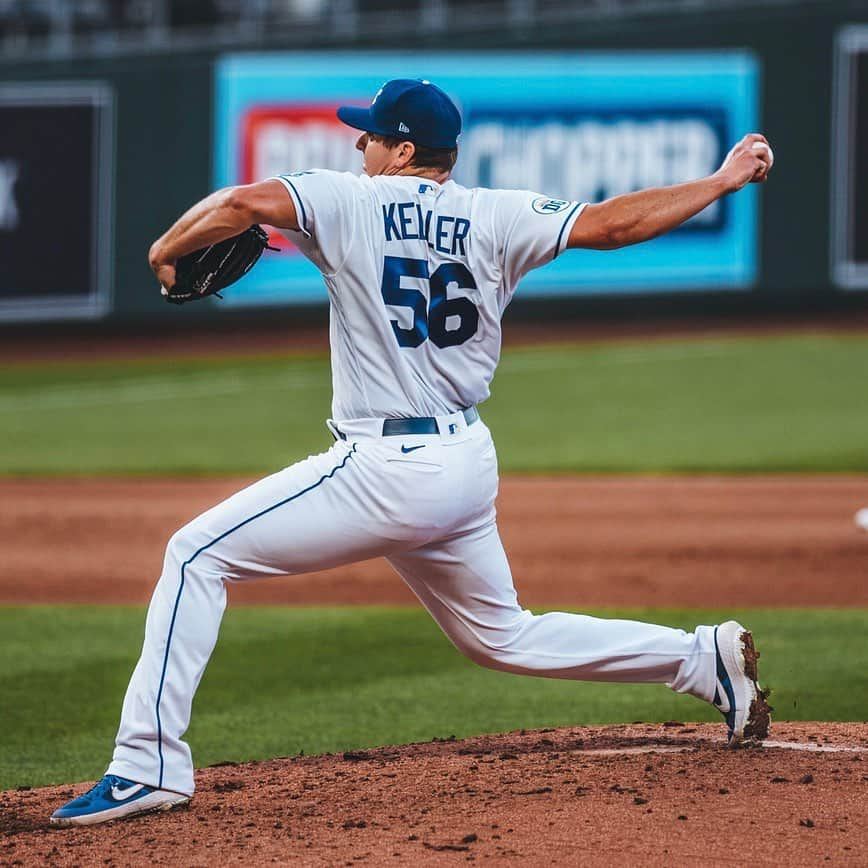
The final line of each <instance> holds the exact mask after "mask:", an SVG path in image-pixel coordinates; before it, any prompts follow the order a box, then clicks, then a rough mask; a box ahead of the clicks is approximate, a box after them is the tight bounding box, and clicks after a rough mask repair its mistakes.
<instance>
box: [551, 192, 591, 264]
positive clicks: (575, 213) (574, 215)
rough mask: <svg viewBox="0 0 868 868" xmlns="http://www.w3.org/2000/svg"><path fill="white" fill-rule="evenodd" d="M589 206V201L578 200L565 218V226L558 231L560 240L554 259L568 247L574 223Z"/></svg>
mask: <svg viewBox="0 0 868 868" xmlns="http://www.w3.org/2000/svg"><path fill="white" fill-rule="evenodd" d="M587 207H588V203H587V202H581V203H579V202H577V203H576V204H575V205H574V206H573V209H572V211H570V213H569V214H567V216H566V219H565V220H564V224H563V226H561V231H560V232H559V233H558V240H557V243H556V244H555V255H554V256H553V257H552V260H555V259H557V258H558V256H559V255H560V254H561V253H562V252H563V251H564V250H565V249H566V246H567V243H568V242H569V240H570V232H571V231H572V228H573V224H574V223H575V222H576V220H578V219H579V217H580V216H581V213H582V211H584V210H585V208H587Z"/></svg>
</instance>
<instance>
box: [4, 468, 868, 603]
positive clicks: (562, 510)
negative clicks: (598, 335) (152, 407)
mask: <svg viewBox="0 0 868 868" xmlns="http://www.w3.org/2000/svg"><path fill="white" fill-rule="evenodd" d="M248 482H250V480H249V479H240V478H236V479H216V480H215V479H211V480H195V479H193V480H191V479H183V480H182V479H139V480H136V479H87V480H75V479H66V480H3V481H0V550H2V552H3V557H2V560H0V604H3V603H6V604H10V603H21V604H27V603H146V602H147V601H148V600H149V599H150V595H151V591H152V590H153V585H154V582H155V581H156V579H157V577H158V576H159V571H160V568H161V566H162V561H163V552H164V549H165V545H166V542H167V540H168V538H169V536H170V535H171V533H172V532H173V531H174V530H176V529H177V528H179V527H180V526H181V525H183V524H184V523H185V522H187V521H189V520H190V519H191V518H193V517H194V516H195V515H197V514H198V513H200V512H202V511H203V510H204V509H206V508H207V507H209V506H213V505H214V504H215V503H217V502H219V501H220V500H222V499H223V498H225V497H228V496H229V495H230V494H232V493H233V492H235V491H237V490H239V489H240V488H241V487H243V486H244V485H246V484H247V483H248ZM866 504H868V476H840V477H838V476H825V477H824V476H808V477H798V476H780V477H719V478H718V477H689V478H687V477H681V478H679V477H635V476H630V477H598V478H589V477H557V478H554V477H553V478H545V477H528V478H521V477H508V478H506V479H504V480H503V481H502V483H501V493H500V497H499V498H498V502H497V505H498V521H499V525H500V531H501V536H502V538H503V541H504V545H505V547H506V550H507V553H508V554H509V557H510V562H511V564H512V570H513V575H514V578H515V585H516V587H517V589H518V592H519V599H520V600H521V602H522V603H523V604H524V605H528V606H572V607H583V606H584V607H599V606H647V607H660V608H663V607H666V606H672V607H679V608H680V607H697V608H723V607H739V608H749V607H752V606H840V607H846V606H868V582H866V576H868V568H866V559H868V534H865V533H864V532H861V531H859V530H858V529H857V528H856V526H855V524H854V522H853V516H854V514H855V512H856V510H857V509H859V508H860V507H862V506H865V505H866ZM49 541H50V544H49ZM229 597H230V602H232V603H235V604H243V603H283V604H287V605H299V604H305V605H307V604H322V605H334V604H337V605H359V604H368V605H375V604H396V605H402V604H407V605H413V604H415V598H414V597H413V596H412V594H411V593H410V591H409V590H407V589H406V588H405V586H404V585H403V583H402V582H401V581H400V579H399V578H398V576H397V575H396V574H395V573H393V572H392V570H391V569H390V567H389V566H388V565H387V564H386V563H385V561H382V560H376V561H367V562H365V563H361V564H355V565H351V566H347V567H342V568H340V569H336V570H328V571H324V572H321V573H314V574H310V575H304V576H295V577H292V578H286V579H268V580H266V581H261V582H251V583H249V584H244V585H241V584H235V585H232V586H230V589H229Z"/></svg>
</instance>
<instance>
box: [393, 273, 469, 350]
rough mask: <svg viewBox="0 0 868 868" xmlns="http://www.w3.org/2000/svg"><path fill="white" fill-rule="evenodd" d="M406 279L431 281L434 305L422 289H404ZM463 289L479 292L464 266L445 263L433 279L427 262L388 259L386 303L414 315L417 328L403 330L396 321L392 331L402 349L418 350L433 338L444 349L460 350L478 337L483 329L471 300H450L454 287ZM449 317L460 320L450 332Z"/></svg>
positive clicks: (461, 298) (414, 324)
mask: <svg viewBox="0 0 868 868" xmlns="http://www.w3.org/2000/svg"><path fill="white" fill-rule="evenodd" d="M402 277H416V278H421V279H422V280H427V281H428V282H429V285H430V287H431V302H430V304H428V305H427V309H426V299H425V295H424V294H423V293H422V292H420V291H419V290H418V289H403V288H402V287H401V278H402ZM452 283H454V284H456V285H457V286H458V288H459V289H476V281H475V280H474V279H473V275H472V274H471V273H470V272H469V271H468V270H467V268H466V267H465V266H464V265H462V264H461V263H460V262H444V263H443V265H441V266H439V267H438V268H437V270H436V271H435V272H434V273H433V274H431V275H429V274H428V263H427V261H426V260H424V259H404V258H403V257H400V256H387V257H386V261H385V263H384V265H383V286H382V292H383V301H384V302H385V303H386V304H392V305H397V306H399V307H409V308H410V310H412V311H413V325H412V326H411V327H410V328H408V329H405V328H401V326H400V325H398V320H396V319H393V320H392V330H393V331H394V332H395V337H396V338H397V339H398V344H399V345H400V346H402V347H418V346H419V345H420V344H423V343H424V342H425V341H426V340H427V339H428V338H429V337H430V338H431V340H432V341H433V342H434V344H435V345H436V346H438V347H440V349H443V348H444V347H457V346H458V345H459V344H463V343H464V342H465V341H466V340H468V338H471V337H472V336H473V335H475V334H476V329H477V328H478V327H479V311H478V310H477V309H476V305H474V304H473V302H472V301H471V300H470V299H469V298H465V297H463V296H462V297H459V298H447V295H446V290H447V288H448V286H449V285H450V284H452ZM448 317H457V318H458V326H457V328H453V329H447V328H446V320H447V318H448Z"/></svg>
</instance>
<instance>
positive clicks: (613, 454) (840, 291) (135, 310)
mask: <svg viewBox="0 0 868 868" xmlns="http://www.w3.org/2000/svg"><path fill="white" fill-rule="evenodd" d="M392 77H420V78H428V79H431V80H433V81H436V82H437V83H438V84H440V85H441V86H442V87H444V88H445V89H446V90H447V91H448V92H449V93H450V94H451V95H452V96H453V97H454V98H455V99H456V101H457V102H458V103H459V105H460V107H461V110H462V113H463V117H464V131H463V134H462V137H461V140H460V156H459V162H458V169H457V172H456V178H457V180H459V181H460V182H462V183H465V184H469V185H475V184H478V185H485V186H499V187H512V188H526V189H531V190H535V191H537V192H538V193H540V194H543V195H546V196H549V197H553V198H556V199H582V200H599V199H602V198H604V197H608V196H612V195H615V194H618V193H623V192H626V191H630V190H634V189H639V188H641V187H647V186H652V185H660V184H670V183H676V182H679V181H684V180H687V179H691V178H695V177H699V176H701V175H705V174H707V173H710V172H712V171H714V169H715V168H716V167H717V166H718V165H719V164H720V162H721V160H722V159H723V157H724V155H725V153H726V152H727V150H728V149H729V147H730V146H731V145H732V143H733V142H735V141H737V140H738V139H739V138H741V136H743V135H744V134H745V133H747V132H750V131H755V130H760V131H762V132H764V133H765V134H766V135H767V136H768V138H769V139H770V141H771V142H772V145H773V147H774V151H775V156H776V162H775V167H774V171H773V173H772V176H771V178H770V180H769V183H768V184H765V185H754V186H751V187H750V188H747V189H745V190H743V191H741V192H740V193H739V194H737V195H735V196H732V197H728V198H727V199H725V200H724V201H721V202H719V203H716V204H715V205H714V206H712V207H709V208H708V209H707V210H706V211H705V212H703V213H701V214H699V215H697V217H696V218H694V219H693V220H691V221H690V222H689V223H688V224H687V225H685V226H684V227H682V228H681V229H679V230H678V231H676V232H673V233H672V234H670V235H668V236H666V237H664V238H660V239H657V240H655V241H653V242H650V243H648V244H646V245H641V246H639V247H636V248H632V249H625V250H622V251H614V252H602V253H601V252H595V251H571V252H570V254H569V255H563V256H560V257H558V259H557V260H556V261H555V262H553V263H551V264H549V265H547V266H545V267H544V268H541V269H538V270H537V271H535V272H533V273H531V274H530V275H528V276H527V278H526V279H525V280H524V281H523V282H522V284H521V286H520V287H519V290H518V293H517V297H516V299H515V301H514V302H513V303H512V304H511V305H510V308H509V309H508V311H507V313H506V326H505V337H506V340H505V351H504V358H503V361H502V363H501V365H500V367H499V368H498V372H497V377H496V379H495V381H494V383H493V388H492V397H491V399H490V400H489V401H487V402H486V403H485V405H484V406H483V408H482V415H483V417H484V418H485V421H486V423H487V424H488V425H489V426H490V427H491V429H492V431H493V432H494V435H495V440H496V442H497V446H498V458H499V462H500V468H501V471H502V473H503V487H502V490H501V495H500V497H499V499H498V515H499V522H500V526H501V528H502V530H503V533H504V539H505V540H506V544H507V548H508V551H509V554H510V561H511V563H512V565H513V568H514V570H515V575H516V585H517V587H518V589H519V592H520V594H521V599H522V601H523V604H524V605H530V606H536V607H546V608H548V607H556V608H564V607H566V608H573V609H580V610H583V611H588V609H589V608H591V607H596V608H594V611H596V612H600V613H602V614H613V613H615V614H619V615H626V616H627V617H639V618H641V619H643V620H651V621H655V622H658V623H668V624H672V625H673V626H680V627H684V628H692V627H693V626H694V625H695V624H697V623H715V622H718V621H722V620H725V619H726V618H729V617H731V616H733V615H735V616H737V617H740V618H741V619H742V620H743V621H744V623H746V624H749V625H753V629H754V630H755V631H757V635H758V637H760V642H761V647H762V650H763V661H762V662H763V666H764V667H765V668H764V669H763V672H764V673H767V674H764V676H763V678H764V683H766V682H765V679H768V682H769V683H771V684H772V686H773V687H774V689H775V694H774V704H775V707H776V716H777V719H778V720H786V719H791V720H798V719H802V720H862V721H864V720H868V707H866V702H868V700H866V697H868V647H866V644H865V641H864V637H865V635H866V633H868V584H866V582H865V564H866V552H868V534H865V533H864V532H863V531H861V530H859V529H858V528H857V527H856V525H855V524H854V520H853V519H854V515H855V514H856V513H857V510H859V509H860V508H864V507H865V506H866V505H868V476H866V468H868V398H866V395H868V390H866V388H865V372H866V371H868V339H866V335H868V2H865V0H860V2H856V0H838V2H833V0H827V2H818V0H750V2H742V0H573V2H562V0H500V2H495V0H479V2H473V0H463V2H458V0H425V2H418V3H416V2H399V0H247V2H241V0H81V2H69V0H0V362H2V364H0V551H2V555H3V556H2V558H0V694H2V696H3V697H4V699H5V700H6V702H5V705H4V708H3V712H4V714H5V717H4V720H8V725H6V727H5V734H6V736H7V737H6V738H5V739H4V741H3V747H2V749H0V789H2V788H4V787H11V786H21V785H27V786H31V785H36V784H39V783H52V782H54V783H57V782H61V781H70V780H81V779H84V778H88V777H90V778H93V777H96V776H98V775H99V774H100V773H101V769H102V768H103V765H102V762H103V760H104V758H105V757H106V756H107V755H108V753H109V752H110V746H111V740H112V737H113V735H114V727H115V725H116V713H117V706H118V702H119V699H120V696H121V695H122V693H123V689H124V685H125V684H126V681H127V678H128V676H129V672H130V670H131V668H132V666H133V665H134V662H135V659H136V657H137V655H138V650H139V647H140V635H141V632H140V631H141V621H142V615H143V612H142V610H141V609H140V608H130V605H131V604H132V605H134V606H143V605H144V604H145V603H146V602H147V600H148V598H149V596H150V593H151V588H152V584H153V581H154V578H155V576H156V575H158V574H159V570H160V564H161V560H162V553H163V549H164V545H165V541H166V539H167V538H169V536H170V535H171V533H172V532H173V531H174V530H175V529H177V528H178V527H179V526H181V525H182V524H183V523H185V522H186V521H188V520H189V519H190V518H191V517H192V516H194V515H196V514H197V513H199V512H201V511H202V510H203V509H205V508H207V507H208V506H211V505H212V504H214V503H216V502H218V501H219V500H221V499H222V498H224V497H226V496H228V495H229V494H231V493H232V492H234V491H236V490H238V488H239V487H241V486H242V485H244V484H246V483H247V482H249V481H251V480H252V479H253V478H254V477H255V476H259V475H262V474H265V473H269V472H272V471H274V470H275V469H276V468H279V467H283V466H286V465H287V464H290V463H292V462H293V461H296V460H299V459H301V458H304V457H305V456H307V455H309V454H311V453H313V452H320V451H322V450H323V449H327V448H328V446H329V445H330V442H331V436H330V435H329V433H328V432H327V430H326V428H325V426H324V425H323V420H324V419H325V418H326V417H327V416H328V415H329V404H330V398H331V394H330V393H331V375H330V370H329V360H328V355H327V351H328V338H327V325H326V324H327V319H328V310H327V305H326V296H325V290H324V287H323V285H322V282H321V278H320V277H319V275H318V274H317V272H316V271H315V270H314V268H313V267H312V266H311V265H310V264H309V263H307V262H306V260H304V259H303V258H302V257H301V256H300V255H299V254H298V252H297V251H296V250H295V249H294V248H293V247H292V245H291V244H290V243H289V242H287V241H285V240H281V239H280V238H277V237H275V238H274V240H275V242H276V243H277V244H278V246H279V248H280V249H279V251H278V252H275V253H267V254H266V255H265V256H263V258H262V259H261V260H260V262H259V263H258V265H257V266H256V268H254V269H253V270H252V271H251V272H250V273H249V274H248V275H247V276H246V277H245V278H244V279H243V280H242V281H240V282H239V283H237V284H236V285H234V286H232V287H231V288H230V289H229V290H228V291H227V292H226V293H225V299H224V300H223V301H220V300H211V299H209V300H207V301H204V302H202V303H199V304H195V305H186V306H184V307H181V308H178V307H174V306H170V305H167V304H165V302H164V301H163V300H162V299H161V297H160V295H159V290H158V287H157V285H156V283H155V281H154V279H153V276H152V274H151V272H150V269H149V267H148V263H147V252H148V248H149V246H150V244H151V243H152V241H153V240H154V239H155V238H157V237H158V236H159V235H160V234H162V233H163V232H164V231H165V230H166V228H167V227H168V226H169V225H170V224H171V223H172V222H173V221H174V220H175V219H176V218H177V217H178V216H179V215H180V214H181V213H182V212H183V211H184V210H185V209H186V208H188V207H189V206H190V205H191V204H192V203H194V202H195V201H197V200H199V199H200V198H202V197H203V196H205V195H206V194H207V193H209V192H210V191H211V190H213V189H215V188H217V187H220V186H223V185H227V184H236V183H244V182H248V181H253V180H258V179H262V178H266V177H269V176H271V175H273V174H275V173H287V172H293V171H301V170H305V169H307V168H311V167H325V168H333V169H339V170H349V171H354V172H358V171H360V160H359V155H358V154H357V152H355V151H354V149H353V144H354V141H355V133H354V132H353V131H351V130H349V129H348V128H345V127H343V126H341V125H340V124H339V123H338V122H337V119H336V117H335V114H334V111H335V108H336V106H338V105H340V104H346V103H357V104H359V105H367V104H369V103H370V100H371V98H372V96H373V95H374V94H375V93H376V91H377V89H378V88H379V87H380V85H381V84H382V83H383V81H384V80H386V79H388V78H392ZM602 474H611V475H602ZM861 514H864V513H861ZM230 600H231V601H232V603H233V609H232V610H231V611H230V612H229V613H228V614H227V618H226V621H225V629H224V634H223V637H222V638H221V644H220V646H219V648H218V651H217V656H216V657H215V660H214V662H213V664H212V665H211V667H209V670H208V674H207V676H206V678H205V681H204V683H203V688H202V691H201V692H200V699H197V709H198V710H197V715H196V718H195V722H194V725H193V728H192V729H191V740H192V742H193V745H194V752H195V755H196V757H197V761H198V762H204V763H208V762H216V761H218V760H227V759H232V760H241V759H249V758H253V757H268V756H275V755H287V754H290V753H294V752H296V751H299V750H303V751H305V752H306V753H310V752H316V751H322V750H347V749H356V748H360V747H366V746H370V745H375V744H399V743H402V742H406V741H419V740H424V739H427V738H430V737H431V736H432V735H435V734H436V735H438V736H441V737H442V736H447V735H449V734H453V733H454V734H458V735H466V734H469V733H473V732H483V731H502V730H508V729H518V728H520V727H527V726H553V725H559V724H563V723H571V724H575V723H608V722H613V721H625V722H629V721H635V720H642V719H645V720H661V721H663V720H679V719H680V720H695V719H697V718H700V719H707V720H711V719H714V718H715V717H716V716H717V713H716V712H715V711H714V710H713V709H711V708H710V707H709V708H708V709H704V708H697V707H696V706H695V704H693V705H691V704H690V702H691V701H690V700H689V699H688V698H686V697H677V696H675V695H674V694H673V695H669V694H665V692H663V691H655V690H654V689H653V688H651V687H648V688H647V689H646V686H637V687H635V688H632V687H631V688H629V689H627V688H625V689H624V690H618V691H614V690H611V689H609V688H608V687H607V686H605V685H575V684H572V683H567V682H557V683H552V682H540V681H537V680H533V679H519V678H518V677H517V676H515V677H513V676H506V675H502V674H499V673H493V672H484V671H482V670H478V669H475V668H473V666H472V664H470V663H469V662H467V661H465V660H463V659H462V658H460V656H459V655H457V654H456V653H455V651H454V649H452V648H451V647H450V646H449V645H448V643H447V641H446V640H445V639H444V638H443V637H442V636H441V635H440V634H439V632H438V631H437V628H436V626H435V625H434V624H433V623H432V622H430V620H429V619H428V618H427V616H426V615H425V613H423V612H422V611H421V610H419V609H418V608H412V605H413V599H412V597H411V595H410V593H409V591H407V590H406V589H405V588H404V586H403V585H402V584H401V583H400V581H399V580H398V579H397V577H396V576H394V575H393V574H392V572H391V571H390V569H389V568H388V566H387V565H386V564H384V563H383V562H382V561H371V562H367V563H365V564H361V565H356V566H348V567H345V568H341V569H340V570H333V571H328V572H326V573H317V574H315V575H313V576H312V577H306V576H298V577H291V578H288V579H273V580H270V581H269V582H261V583H250V584H249V585H235V586H233V587H232V588H231V589H230ZM239 603H241V604H245V605H249V604H254V603H255V604H262V603H268V604H271V605H272V606H273V605H274V604H288V605H289V606H292V607H300V608H281V607H273V608H260V607H251V608H241V607H240V606H237V605H235V604H239ZM33 604H38V605H33ZM82 604H88V605H82ZM90 604H93V605H90ZM310 605H318V606H320V607H322V608H320V609H308V608H306V607H307V606H310ZM376 606H389V607H391V606H396V607H397V608H376ZM408 606H409V607H410V608H408ZM611 606H617V607H621V608H619V609H617V610H613V609H611V608H605V607H611ZM673 606H675V607H679V608H672V607H673ZM347 607H352V608H347ZM684 607H690V608H684ZM798 607H804V608H802V609H799V608H798ZM829 661H834V662H833V663H832V664H830V662H829ZM830 666H833V667H834V672H835V677H834V678H830V677H829V670H830ZM703 715H704V716H703ZM266 722H267V724H266ZM0 825H2V822H0Z"/></svg>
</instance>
